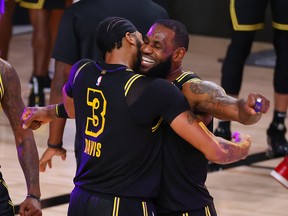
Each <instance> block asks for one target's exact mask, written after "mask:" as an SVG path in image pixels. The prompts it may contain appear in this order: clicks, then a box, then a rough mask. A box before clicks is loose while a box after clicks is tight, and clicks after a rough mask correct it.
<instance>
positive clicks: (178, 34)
mask: <svg viewBox="0 0 288 216" xmlns="http://www.w3.org/2000/svg"><path fill="white" fill-rule="evenodd" d="M155 24H157V25H162V26H164V27H166V28H169V29H171V30H172V31H173V32H175V37H174V43H175V45H176V46H178V47H184V48H185V49H186V51H187V50H188V47H189V33H188V31H187V28H186V26H185V25H184V24H183V23H181V22H179V21H177V20H173V19H160V20H157V21H156V22H155Z"/></svg>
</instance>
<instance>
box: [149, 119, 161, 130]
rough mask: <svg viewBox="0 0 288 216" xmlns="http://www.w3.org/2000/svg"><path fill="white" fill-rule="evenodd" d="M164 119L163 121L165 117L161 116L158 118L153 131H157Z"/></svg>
mask: <svg viewBox="0 0 288 216" xmlns="http://www.w3.org/2000/svg"><path fill="white" fill-rule="evenodd" d="M162 121H163V118H162V117H161V118H160V119H159V120H158V122H157V124H156V125H155V126H153V127H152V132H155V131H156V130H157V129H158V128H159V127H160V125H161V123H162Z"/></svg>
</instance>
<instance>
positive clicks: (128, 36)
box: [125, 32, 136, 45]
mask: <svg viewBox="0 0 288 216" xmlns="http://www.w3.org/2000/svg"><path fill="white" fill-rule="evenodd" d="M125 39H126V40H127V42H128V43H129V44H131V45H132V44H136V38H135V36H134V35H132V33H130V32H126V34H125Z"/></svg>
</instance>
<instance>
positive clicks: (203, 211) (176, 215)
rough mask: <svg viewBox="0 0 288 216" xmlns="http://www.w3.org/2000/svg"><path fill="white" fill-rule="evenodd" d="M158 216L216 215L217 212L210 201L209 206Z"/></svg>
mask: <svg viewBox="0 0 288 216" xmlns="http://www.w3.org/2000/svg"><path fill="white" fill-rule="evenodd" d="M159 216H217V212H216V210H215V207H214V204H213V203H212V204H210V205H209V206H205V207H204V208H201V209H199V210H195V211H189V212H179V213H171V214H159Z"/></svg>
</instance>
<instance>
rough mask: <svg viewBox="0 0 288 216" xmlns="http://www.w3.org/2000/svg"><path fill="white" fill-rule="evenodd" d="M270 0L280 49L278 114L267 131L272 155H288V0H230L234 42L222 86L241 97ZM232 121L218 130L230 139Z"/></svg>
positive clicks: (276, 72) (276, 70) (276, 86)
mask: <svg viewBox="0 0 288 216" xmlns="http://www.w3.org/2000/svg"><path fill="white" fill-rule="evenodd" d="M269 3H270V6H271V12H272V19H273V22H272V26H273V31H274V32H273V34H274V39H273V45H274V48H275V52H276V66H275V68H274V80H273V86H274V115H273V119H272V122H271V124H270V126H269V128H268V130H267V142H268V151H267V155H268V156H269V157H273V156H283V155H286V154H288V142H287V140H286V138H285V134H286V127H285V123H284V122H285V119H286V112H287V108H288V85H287V77H288V62H287V59H288V13H287V9H288V1H283V0H273V1H270V0H254V1H250V0H230V14H231V21H232V25H233V32H232V36H231V43H230V45H229V46H228V49H227V53H226V57H225V59H224V62H223V65H222V77H221V86H222V87H223V88H224V90H225V91H226V92H227V94H228V95H231V96H234V97H238V95H239V92H240V88H241V84H242V78H243V68H244V65H245V61H246V59H247V57H248V55H249V53H250V50H251V46H252V43H253V40H254V36H255V34H256V32H257V31H258V30H261V29H262V28H263V27H264V18H265V13H266V8H267V6H268V4H269ZM230 124H231V122H230V121H219V124H218V127H217V128H216V129H215V131H214V133H215V135H217V136H221V137H225V138H226V139H229V137H230V136H231V129H230Z"/></svg>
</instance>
